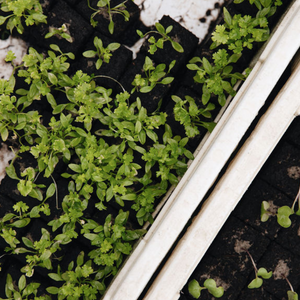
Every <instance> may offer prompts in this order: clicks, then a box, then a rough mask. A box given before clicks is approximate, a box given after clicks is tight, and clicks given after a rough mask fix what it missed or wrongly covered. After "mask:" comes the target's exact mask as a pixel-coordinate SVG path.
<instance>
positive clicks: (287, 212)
mask: <svg viewBox="0 0 300 300" xmlns="http://www.w3.org/2000/svg"><path fill="white" fill-rule="evenodd" d="M296 204H297V205H298V210H295V207H296ZM294 214H296V215H297V216H299V215H300V187H299V190H298V193H297V195H296V197H295V199H294V202H293V204H292V206H291V207H289V206H287V205H284V206H281V207H279V208H278V209H277V212H276V213H274V212H272V211H271V210H270V204H269V203H268V202H267V201H263V202H262V204H261V213H260V218H261V221H262V222H266V221H267V220H268V219H269V217H270V216H273V215H276V216H277V222H278V224H279V225H280V226H282V227H284V228H288V227H290V226H291V224H292V221H291V219H290V216H291V215H294Z"/></svg>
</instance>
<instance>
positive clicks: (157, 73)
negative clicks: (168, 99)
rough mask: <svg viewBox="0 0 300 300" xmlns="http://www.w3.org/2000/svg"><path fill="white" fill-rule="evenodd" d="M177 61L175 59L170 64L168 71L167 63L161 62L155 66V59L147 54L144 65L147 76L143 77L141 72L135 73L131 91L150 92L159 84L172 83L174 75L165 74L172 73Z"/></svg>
mask: <svg viewBox="0 0 300 300" xmlns="http://www.w3.org/2000/svg"><path fill="white" fill-rule="evenodd" d="M175 63H176V61H175V60H173V61H172V62H171V63H170V65H169V69H168V71H167V72H166V71H165V69H166V65H165V64H159V65H157V66H154V63H153V61H152V60H151V59H150V58H149V57H148V56H146V58H145V62H144V65H143V70H144V74H145V77H142V75H141V74H137V75H135V78H134V80H133V82H132V85H133V86H134V88H133V89H132V90H131V93H133V92H134V91H136V90H137V91H139V92H141V93H149V92H151V91H152V90H153V89H154V88H155V86H156V85H157V84H163V85H167V84H170V83H171V82H172V81H173V80H174V77H165V76H166V75H167V74H169V73H170V71H171V70H172V69H173V67H174V65H175Z"/></svg>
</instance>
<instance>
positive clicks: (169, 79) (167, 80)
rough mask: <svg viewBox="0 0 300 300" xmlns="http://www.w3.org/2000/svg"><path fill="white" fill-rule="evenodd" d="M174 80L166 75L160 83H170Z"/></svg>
mask: <svg viewBox="0 0 300 300" xmlns="http://www.w3.org/2000/svg"><path fill="white" fill-rule="evenodd" d="M173 80H174V77H166V78H164V79H163V80H162V81H161V84H170V83H171V82H172V81H173Z"/></svg>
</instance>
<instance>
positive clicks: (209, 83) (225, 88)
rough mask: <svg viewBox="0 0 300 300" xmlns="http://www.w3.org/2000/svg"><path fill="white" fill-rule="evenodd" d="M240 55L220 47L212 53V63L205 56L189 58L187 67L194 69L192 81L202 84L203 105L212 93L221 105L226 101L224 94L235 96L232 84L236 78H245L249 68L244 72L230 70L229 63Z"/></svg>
mask: <svg viewBox="0 0 300 300" xmlns="http://www.w3.org/2000/svg"><path fill="white" fill-rule="evenodd" d="M240 57H241V55H240V54H232V55H229V53H228V52H227V51H226V50H225V49H220V50H218V51H217V52H215V53H214V54H213V63H210V62H209V61H208V59H207V58H205V57H203V58H202V59H201V58H200V57H194V58H192V59H191V60H190V62H189V64H188V65H187V68H188V69H189V70H191V71H196V75H195V76H194V81H195V82H198V83H201V84H202V85H203V87H202V92H203V93H202V103H203V105H206V104H207V103H208V102H209V101H210V99H211V96H212V95H213V94H214V95H216V96H217V97H218V102H219V104H220V105H221V106H224V105H225V103H226V94H229V95H231V96H235V94H236V92H235V90H234V89H233V87H234V85H235V84H236V82H237V81H238V80H245V79H246V78H247V76H248V74H249V70H246V71H245V74H241V73H238V72H234V73H233V72H232V70H233V66H232V65H231V64H234V63H236V62H237V61H238V60H239V58H240Z"/></svg>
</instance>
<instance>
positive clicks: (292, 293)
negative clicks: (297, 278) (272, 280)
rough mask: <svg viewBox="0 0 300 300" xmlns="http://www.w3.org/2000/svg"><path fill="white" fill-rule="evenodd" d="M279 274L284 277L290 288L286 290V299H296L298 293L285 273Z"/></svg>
mask: <svg viewBox="0 0 300 300" xmlns="http://www.w3.org/2000/svg"><path fill="white" fill-rule="evenodd" d="M281 276H282V277H283V278H284V279H285V281H286V282H287V284H288V285H289V287H290V290H289V291H287V295H288V300H298V294H297V293H296V292H295V291H294V288H293V286H292V284H291V282H290V281H289V280H288V278H287V277H286V276H285V274H281Z"/></svg>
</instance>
